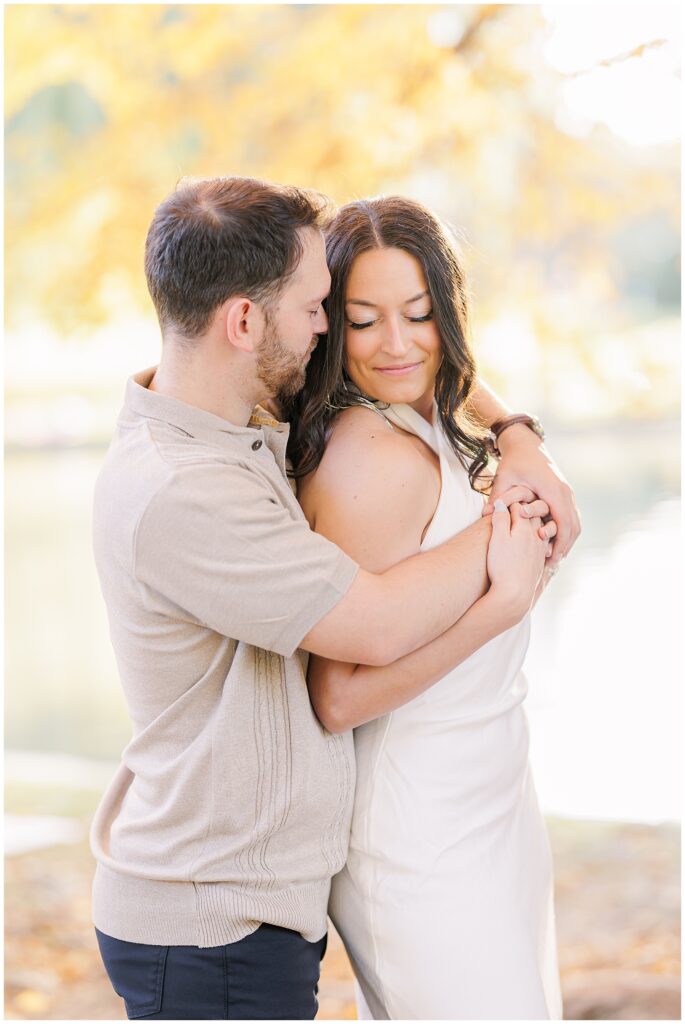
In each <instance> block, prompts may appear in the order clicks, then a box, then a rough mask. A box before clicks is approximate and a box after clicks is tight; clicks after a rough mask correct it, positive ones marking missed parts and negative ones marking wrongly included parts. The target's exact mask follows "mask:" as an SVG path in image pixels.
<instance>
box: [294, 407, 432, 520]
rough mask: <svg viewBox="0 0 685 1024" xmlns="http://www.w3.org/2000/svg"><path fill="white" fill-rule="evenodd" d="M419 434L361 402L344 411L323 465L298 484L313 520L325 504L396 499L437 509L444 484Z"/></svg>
mask: <svg viewBox="0 0 685 1024" xmlns="http://www.w3.org/2000/svg"><path fill="white" fill-rule="evenodd" d="M416 442H417V439H416V438H414V437H411V436H409V435H407V434H405V433H403V432H401V431H398V430H394V429H393V428H392V426H391V425H390V424H389V423H388V422H387V421H386V420H384V419H383V418H382V417H381V416H380V415H379V414H378V413H375V412H373V411H372V410H371V409H364V408H361V407H355V408H351V409H344V410H343V411H342V412H340V413H339V414H338V416H337V417H336V419H335V420H334V422H333V424H332V428H331V430H330V432H329V436H328V440H327V443H326V448H325V450H324V453H323V456H322V459H321V462H320V463H319V465H318V466H317V468H316V469H315V470H314V471H313V472H312V473H310V474H308V476H306V477H305V478H304V479H303V480H302V481H301V482H300V483H299V485H298V498H299V500H300V503H301V504H302V507H303V509H304V511H305V514H306V516H307V518H308V519H309V521H310V523H312V522H313V521H314V519H315V518H316V514H317V512H320V511H321V509H322V506H324V505H325V506H331V505H336V506H338V507H341V508H344V507H347V508H351V507H352V505H354V507H355V510H356V509H357V508H358V509H359V510H360V511H361V509H362V507H363V508H364V509H365V510H366V512H367V514H368V510H369V509H370V508H372V507H376V508H379V507H381V508H385V509H386V513H387V508H388V506H391V505H392V503H393V502H394V501H396V500H397V501H399V500H401V501H402V504H403V505H404V506H405V507H407V506H408V505H410V506H414V505H415V506H417V509H416V511H418V513H419V516H420V515H421V514H422V513H423V511H424V506H425V507H426V510H429V511H430V512H432V510H433V508H434V506H435V501H436V500H437V499H436V496H437V495H438V494H439V489H440V474H439V470H438V471H437V473H436V469H435V466H432V465H431V464H430V462H429V461H428V460H427V459H426V457H425V455H424V454H423V453H422V452H421V451H420V446H417V443H416Z"/></svg>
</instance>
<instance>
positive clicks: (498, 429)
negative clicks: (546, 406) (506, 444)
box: [490, 412, 545, 455]
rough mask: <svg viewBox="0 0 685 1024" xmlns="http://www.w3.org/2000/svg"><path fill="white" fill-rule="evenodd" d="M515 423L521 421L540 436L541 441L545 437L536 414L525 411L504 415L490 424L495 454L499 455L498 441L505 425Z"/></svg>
mask: <svg viewBox="0 0 685 1024" xmlns="http://www.w3.org/2000/svg"><path fill="white" fill-rule="evenodd" d="M515 423H523V424H525V426H526V427H528V428H529V429H530V430H532V431H533V433H534V434H537V436H538V437H539V438H540V440H541V441H544V439H545V432H544V430H543V429H542V424H541V423H540V420H539V419H538V418H537V416H530V415H529V414H528V413H527V412H517V413H514V414H513V415H512V416H504V417H503V418H502V419H501V420H495V422H494V423H492V424H491V425H490V431H491V433H492V438H493V440H492V447H493V449H494V451H495V453H496V454H497V455H500V454H501V452H500V450H499V446H498V444H497V442H498V441H499V437H500V434H501V433H502V432H503V431H505V430H506V429H507V427H513V426H514V424H515Z"/></svg>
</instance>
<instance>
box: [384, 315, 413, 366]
mask: <svg viewBox="0 0 685 1024" xmlns="http://www.w3.org/2000/svg"><path fill="white" fill-rule="evenodd" d="M408 347H409V338H408V337H407V332H406V330H405V327H404V324H403V323H402V322H401V320H400V319H399V317H395V316H390V317H388V318H387V319H386V321H385V327H384V337H383V351H384V352H387V353H388V355H393V356H402V355H404V354H405V352H406V351H407V349H408Z"/></svg>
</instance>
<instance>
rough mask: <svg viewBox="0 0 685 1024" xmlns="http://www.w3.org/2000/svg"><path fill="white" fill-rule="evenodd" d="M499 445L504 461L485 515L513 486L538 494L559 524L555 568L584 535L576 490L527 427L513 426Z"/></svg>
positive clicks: (552, 563)
mask: <svg viewBox="0 0 685 1024" xmlns="http://www.w3.org/2000/svg"><path fill="white" fill-rule="evenodd" d="M498 444H499V449H500V451H501V453H502V459H501V461H500V464H499V467H498V469H497V473H496V474H495V479H494V482H493V485H492V492H491V494H490V498H489V501H488V503H487V505H486V506H485V508H484V509H483V513H484V515H488V514H489V513H491V512H492V510H493V506H494V502H495V499H496V498H499V497H502V496H503V494H504V492H505V491H509V490H510V489H511V488H513V487H517V486H519V485H522V486H524V487H527V488H529V489H530V490H531V491H534V492H535V494H536V495H537V496H538V497H539V498H541V499H542V500H543V501H545V502H546V503H547V505H548V506H549V511H550V515H551V516H552V519H553V520H554V522H555V523H556V525H557V534H556V539H555V540H554V543H553V547H552V554H551V557H550V558H549V560H548V566H549V568H552V569H555V568H556V567H557V566H558V565H559V563H560V562H561V560H562V558H565V557H566V555H567V554H568V553H569V551H570V550H571V548H572V547H573V545H574V544H575V542H576V540H577V538H578V535H579V533H580V517H579V515H578V509H577V507H576V499H575V495H574V493H573V490H572V489H571V487H570V485H569V484H568V482H567V480H566V479H565V477H564V475H563V474H562V472H561V470H560V469H559V467H558V466H557V464H556V463H555V462H554V460H553V459H552V457H551V456H550V454H549V452H548V451H547V450H546V448H545V447H544V445H542V444H541V443H540V441H539V439H538V438H537V437H536V436H535V434H533V432H532V431H531V430H529V429H528V427H526V426H524V425H523V424H515V425H514V426H511V427H509V428H508V429H507V430H505V431H503V432H502V434H501V436H500V439H499V442H498ZM518 500H519V501H520V500H522V499H521V498H518ZM523 500H524V501H525V500H527V499H526V498H524V499H523Z"/></svg>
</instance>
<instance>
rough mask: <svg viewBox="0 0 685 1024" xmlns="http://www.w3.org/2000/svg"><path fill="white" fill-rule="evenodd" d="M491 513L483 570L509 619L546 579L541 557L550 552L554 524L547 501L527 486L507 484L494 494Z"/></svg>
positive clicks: (517, 616) (523, 607) (526, 607)
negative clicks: (495, 495) (499, 492)
mask: <svg viewBox="0 0 685 1024" xmlns="http://www.w3.org/2000/svg"><path fill="white" fill-rule="evenodd" d="M491 515H492V536H491V538H490V544H489V546H488V555H487V571H488V576H489V578H490V589H491V595H492V596H493V597H494V596H496V597H497V598H498V599H500V600H501V601H502V602H503V603H504V604H505V605H506V607H507V609H508V611H509V612H510V614H511V616H512V620H513V621H519V620H520V619H521V618H522V617H523V616H524V615H525V614H526V612H528V611H529V610H530V608H531V607H532V605H533V604H534V603H535V601H536V600H537V598H538V597H539V596H540V594H541V593H542V590H543V589H544V587H545V585H546V583H547V582H548V580H549V578H550V577H549V574H548V573H546V572H545V571H544V569H545V561H546V559H548V558H550V556H551V554H552V544H551V541H552V540H553V538H554V537H555V536H556V533H557V524H556V523H555V522H554V520H553V519H549V520H548V521H547V522H543V519H545V518H546V517H548V516H549V505H548V504H547V502H546V501H543V500H542V499H541V498H537V497H536V495H535V494H534V493H533V491H531V489H530V488H529V487H524V486H522V485H517V486H515V487H510V488H509V490H507V491H505V492H504V493H502V494H501V495H499V497H498V498H497V500H496V502H495V504H494V507H493V511H492V513H491Z"/></svg>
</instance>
